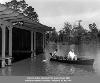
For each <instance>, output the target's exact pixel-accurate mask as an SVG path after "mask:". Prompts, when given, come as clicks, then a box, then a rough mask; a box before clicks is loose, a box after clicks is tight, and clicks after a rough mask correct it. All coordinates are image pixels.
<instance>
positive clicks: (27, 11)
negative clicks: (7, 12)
mask: <svg viewBox="0 0 100 83" xmlns="http://www.w3.org/2000/svg"><path fill="white" fill-rule="evenodd" d="M5 5H6V6H7V7H8V8H11V9H14V10H15V11H17V12H19V13H22V14H24V15H25V16H27V17H28V18H30V19H32V20H33V21H36V22H39V19H38V14H37V13H36V12H35V10H34V8H32V6H28V4H27V3H26V2H25V0H20V1H17V0H12V1H10V2H6V3H5Z"/></svg>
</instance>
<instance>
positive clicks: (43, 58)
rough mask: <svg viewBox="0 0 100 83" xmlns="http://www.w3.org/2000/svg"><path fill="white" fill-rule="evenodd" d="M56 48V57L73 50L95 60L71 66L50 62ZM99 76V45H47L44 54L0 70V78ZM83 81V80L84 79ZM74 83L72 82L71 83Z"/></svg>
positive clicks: (79, 54)
mask: <svg viewBox="0 0 100 83" xmlns="http://www.w3.org/2000/svg"><path fill="white" fill-rule="evenodd" d="M56 48H58V56H66V55H67V54H68V52H69V51H70V49H74V51H75V54H77V55H78V57H80V56H81V57H86V58H93V59H95V61H94V64H93V65H71V64H67V63H59V62H50V61H49V59H50V55H49V53H50V52H54V50H55V49H56ZM99 75H100V45H99V44H97V43H95V44H88V45H86V44H82V45H62V44H49V45H47V46H46V49H45V53H44V54H41V55H37V56H36V57H34V58H28V59H25V60H23V61H19V62H16V63H14V64H13V65H12V66H7V67H5V68H1V69H0V76H66V77H72V78H73V77H74V78H78V79H79V78H86V79H87V77H88V78H91V77H95V76H99ZM74 78H73V79H74ZM84 80H85V79H84ZM73 83H74V82H73Z"/></svg>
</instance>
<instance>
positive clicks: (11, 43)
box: [0, 4, 52, 67]
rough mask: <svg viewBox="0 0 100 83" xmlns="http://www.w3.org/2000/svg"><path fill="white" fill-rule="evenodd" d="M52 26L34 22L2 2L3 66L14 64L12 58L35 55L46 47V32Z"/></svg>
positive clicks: (0, 55) (0, 37)
mask: <svg viewBox="0 0 100 83" xmlns="http://www.w3.org/2000/svg"><path fill="white" fill-rule="evenodd" d="M51 30H52V29H51V27H48V26H45V25H43V24H41V23H38V22H34V21H33V20H31V19H29V18H28V17H26V16H24V15H23V14H20V13H18V12H16V11H14V10H12V9H9V8H7V7H6V6H5V5H2V4H0V61H1V67H5V65H6V64H5V63H6V61H8V65H11V64H12V61H11V60H12V58H13V59H14V60H15V61H16V60H17V59H22V58H27V57H33V56H35V55H36V53H37V54H38V53H41V52H43V49H44V48H45V32H46V31H51Z"/></svg>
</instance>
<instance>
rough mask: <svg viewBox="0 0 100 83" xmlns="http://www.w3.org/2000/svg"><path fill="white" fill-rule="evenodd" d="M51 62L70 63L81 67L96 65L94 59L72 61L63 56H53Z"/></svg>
mask: <svg viewBox="0 0 100 83" xmlns="http://www.w3.org/2000/svg"><path fill="white" fill-rule="evenodd" d="M50 55H51V53H50ZM50 61H56V62H61V63H68V64H79V65H93V63H94V59H86V58H77V60H71V59H68V58H67V57H62V56H60V57H59V56H56V57H53V56H51V58H50Z"/></svg>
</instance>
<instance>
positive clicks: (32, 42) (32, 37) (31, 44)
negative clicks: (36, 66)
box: [31, 31, 34, 58]
mask: <svg viewBox="0 0 100 83" xmlns="http://www.w3.org/2000/svg"><path fill="white" fill-rule="evenodd" d="M31 52H32V53H31V58H32V57H33V53H34V51H33V31H31Z"/></svg>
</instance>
